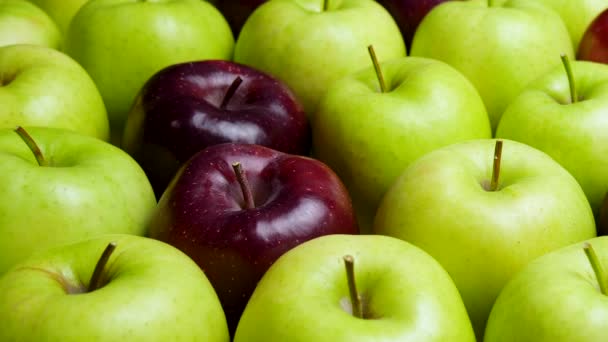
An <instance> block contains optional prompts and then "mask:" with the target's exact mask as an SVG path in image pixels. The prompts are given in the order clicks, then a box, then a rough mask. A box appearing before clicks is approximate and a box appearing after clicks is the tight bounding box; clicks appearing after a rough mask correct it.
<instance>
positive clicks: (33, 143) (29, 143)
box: [15, 126, 48, 166]
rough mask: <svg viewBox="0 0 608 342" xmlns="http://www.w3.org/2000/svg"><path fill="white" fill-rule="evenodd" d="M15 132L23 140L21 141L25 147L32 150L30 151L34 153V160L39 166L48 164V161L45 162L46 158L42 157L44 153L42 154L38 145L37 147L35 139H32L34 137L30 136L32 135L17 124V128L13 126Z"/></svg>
mask: <svg viewBox="0 0 608 342" xmlns="http://www.w3.org/2000/svg"><path fill="white" fill-rule="evenodd" d="M15 133H17V134H18V135H19V137H20V138H21V140H23V142H25V144H26V145H27V147H28V148H29V149H30V150H31V151H32V153H33V154H34V157H36V161H37V162H38V165H39V166H48V163H47V161H46V159H44V155H43V154H42V151H40V147H38V145H37V144H36V141H34V138H32V136H31V135H29V133H28V132H27V131H26V130H25V129H24V128H23V127H21V126H18V127H17V128H15Z"/></svg>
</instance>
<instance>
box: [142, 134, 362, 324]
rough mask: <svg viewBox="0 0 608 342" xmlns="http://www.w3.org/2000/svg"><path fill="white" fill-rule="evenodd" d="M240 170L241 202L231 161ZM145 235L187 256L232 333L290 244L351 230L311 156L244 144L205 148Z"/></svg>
mask: <svg viewBox="0 0 608 342" xmlns="http://www.w3.org/2000/svg"><path fill="white" fill-rule="evenodd" d="M235 162H240V163H241V165H242V167H243V170H244V171H245V173H246V178H247V179H248V181H249V183H250V185H251V189H252V192H253V196H254V198H255V208H253V209H247V208H245V206H244V200H243V193H242V191H241V187H240V185H239V183H238V181H237V179H236V176H235V173H234V170H233V168H232V164H233V163H235ZM152 222H153V223H152V224H151V226H150V230H149V236H150V237H152V238H156V239H159V240H162V241H165V242H167V243H169V244H171V245H173V246H175V247H177V248H178V249H180V250H182V251H183V252H185V253H186V254H187V255H189V256H190V257H191V258H192V259H193V260H194V261H195V262H196V263H197V264H198V265H199V266H200V267H201V268H202V269H203V271H204V272H205V274H206V275H207V277H208V278H209V280H210V281H211V284H212V285H213V286H214V288H215V290H216V292H217V293H218V296H219V298H220V301H221V303H222V306H223V308H224V312H225V313H226V316H227V320H228V325H229V327H230V330H231V331H232V332H234V330H235V329H236V325H237V323H238V320H239V318H240V315H241V313H242V311H243V310H244V308H245V305H246V304H247V301H248V300H249V297H250V295H251V293H252V292H253V290H254V288H255V286H256V284H257V282H258V281H259V279H260V278H261V277H262V275H263V274H264V273H265V272H266V270H267V269H268V267H270V265H271V264H272V263H273V262H274V261H275V260H276V259H277V258H278V257H279V256H281V255H282V254H283V253H285V252H286V251H288V250H290V249H291V248H293V247H295V246H297V245H299V244H301V243H302V242H305V241H308V240H310V239H313V238H315V237H318V236H322V235H328V234H358V227H357V223H356V221H355V216H354V213H353V209H352V205H351V201H350V197H349V195H348V193H347V190H346V188H345V187H344V185H343V184H342V182H341V181H340V180H339V178H338V177H337V176H336V175H335V173H334V172H333V171H332V170H331V169H329V167H327V166H326V165H325V164H323V163H321V162H320V161H318V160H315V159H312V158H309V157H304V156H296V155H290V154H285V153H282V152H278V151H275V150H272V149H269V148H266V147H263V146H259V145H252V144H234V143H228V144H220V145H214V146H210V147H208V148H206V149H204V150H202V151H200V152H199V153H197V154H196V155H195V156H193V157H192V159H190V160H189V161H188V162H187V163H186V164H185V165H184V167H183V168H181V169H180V171H179V173H178V174H177V175H176V177H175V178H174V179H173V181H172V182H171V184H170V185H169V187H168V188H167V190H166V191H165V193H164V194H163V196H162V197H161V199H160V202H159V204H158V207H157V211H156V214H155V217H153V219H152Z"/></svg>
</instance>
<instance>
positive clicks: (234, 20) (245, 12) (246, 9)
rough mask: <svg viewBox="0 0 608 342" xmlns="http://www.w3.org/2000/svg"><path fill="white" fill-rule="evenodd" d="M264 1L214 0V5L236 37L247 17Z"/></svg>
mask: <svg viewBox="0 0 608 342" xmlns="http://www.w3.org/2000/svg"><path fill="white" fill-rule="evenodd" d="M266 1H268V0H237V1H235V0H218V1H215V7H217V9H219V10H220V12H222V14H223V15H224V18H226V20H227V21H228V24H230V28H231V29H232V34H233V35H234V36H235V37H238V35H239V32H241V28H242V27H243V24H245V21H247V18H249V16H250V15H251V13H253V11H254V10H255V9H256V8H258V7H259V6H260V5H261V4H263V3H264V2H266Z"/></svg>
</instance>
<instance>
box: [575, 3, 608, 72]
mask: <svg viewBox="0 0 608 342" xmlns="http://www.w3.org/2000/svg"><path fill="white" fill-rule="evenodd" d="M577 59H579V60H586V61H592V62H598V63H606V64H608V9H606V10H604V11H603V12H602V13H600V15H599V16H598V17H597V18H595V19H594V20H593V21H592V22H591V24H590V25H589V27H588V28H587V31H585V34H584V35H583V38H582V39H581V43H580V45H579V48H578V55H577Z"/></svg>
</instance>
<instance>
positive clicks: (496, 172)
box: [489, 140, 502, 191]
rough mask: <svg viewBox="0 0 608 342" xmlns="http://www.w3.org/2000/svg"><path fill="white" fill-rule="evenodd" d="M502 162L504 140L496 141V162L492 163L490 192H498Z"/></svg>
mask: <svg viewBox="0 0 608 342" xmlns="http://www.w3.org/2000/svg"><path fill="white" fill-rule="evenodd" d="M501 160H502V140H496V144H495V145H494V162H493V163H492V179H491V180H490V189H489V190H490V191H496V190H498V178H499V176H500V162H501Z"/></svg>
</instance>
